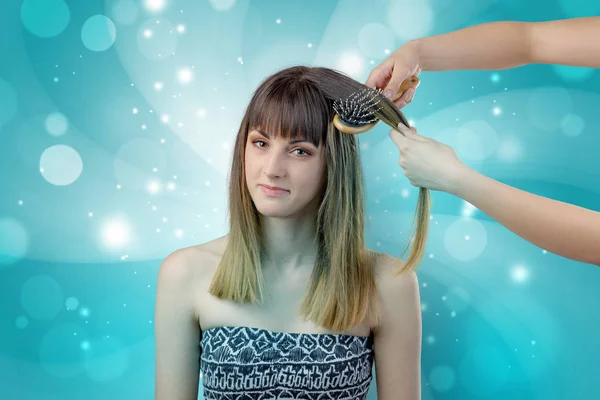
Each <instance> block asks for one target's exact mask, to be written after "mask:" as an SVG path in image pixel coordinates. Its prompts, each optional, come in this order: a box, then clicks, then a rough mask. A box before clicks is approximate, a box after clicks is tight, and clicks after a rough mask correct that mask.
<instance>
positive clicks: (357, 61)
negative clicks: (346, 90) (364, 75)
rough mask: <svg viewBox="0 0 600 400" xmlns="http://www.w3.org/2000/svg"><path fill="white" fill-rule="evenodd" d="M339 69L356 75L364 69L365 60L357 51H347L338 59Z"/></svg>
mask: <svg viewBox="0 0 600 400" xmlns="http://www.w3.org/2000/svg"><path fill="white" fill-rule="evenodd" d="M337 66H338V69H340V70H341V71H343V72H345V73H347V74H348V75H350V76H356V75H358V74H360V73H361V72H362V71H363V68H364V60H363V59H362V58H361V57H360V56H359V55H358V54H356V53H345V54H343V55H342V56H341V57H340V59H339V61H338V65H337Z"/></svg>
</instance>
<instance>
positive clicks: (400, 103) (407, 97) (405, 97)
mask: <svg viewBox="0 0 600 400" xmlns="http://www.w3.org/2000/svg"><path fill="white" fill-rule="evenodd" d="M414 92H415V89H414V88H409V89H408V90H407V91H406V92H404V93H402V96H400V97H399V98H398V100H395V101H394V105H395V106H396V107H398V109H402V108H404V107H405V106H406V105H407V104H408V103H410V101H411V100H412V97H413V94H414Z"/></svg>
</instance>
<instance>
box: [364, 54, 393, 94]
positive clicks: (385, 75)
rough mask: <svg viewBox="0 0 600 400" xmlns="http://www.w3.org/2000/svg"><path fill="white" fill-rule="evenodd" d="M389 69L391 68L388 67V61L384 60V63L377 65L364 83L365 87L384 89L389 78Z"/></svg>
mask: <svg viewBox="0 0 600 400" xmlns="http://www.w3.org/2000/svg"><path fill="white" fill-rule="evenodd" d="M390 68H391V66H390V62H389V61H388V60H385V61H384V62H382V63H381V64H379V65H378V66H377V67H376V68H375V69H374V70H373V71H371V73H370V74H369V77H368V78H367V82H366V83H365V86H368V87H370V88H372V89H377V88H381V87H384V86H385V85H386V84H387V82H388V80H389V78H390V76H391V72H390Z"/></svg>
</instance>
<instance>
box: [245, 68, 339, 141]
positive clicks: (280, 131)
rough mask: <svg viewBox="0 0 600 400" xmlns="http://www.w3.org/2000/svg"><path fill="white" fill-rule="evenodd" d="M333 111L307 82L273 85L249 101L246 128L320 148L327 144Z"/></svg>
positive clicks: (314, 87) (313, 86)
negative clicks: (305, 142)
mask: <svg viewBox="0 0 600 400" xmlns="http://www.w3.org/2000/svg"><path fill="white" fill-rule="evenodd" d="M330 106H331V107H330ZM332 108H333V105H332V104H331V105H330V104H328V102H327V101H326V100H325V99H324V96H323V94H322V93H320V91H319V89H318V88H317V87H316V86H315V85H313V84H311V83H310V82H309V81H306V80H304V81H295V82H285V81H284V82H276V83H273V84H271V85H267V86H266V88H265V90H264V91H259V92H257V93H256V95H255V96H254V98H253V99H252V101H251V103H250V107H249V109H248V111H249V112H248V117H249V118H248V126H249V129H250V130H252V129H259V130H261V131H263V132H265V133H267V134H268V135H269V136H271V137H282V138H284V139H286V140H291V139H302V140H306V141H308V142H310V143H312V144H314V145H315V146H317V147H319V146H320V145H321V144H323V143H326V140H327V137H326V136H327V127H328V124H329V123H330V121H331V120H332V118H333V111H332V110H331V109H332Z"/></svg>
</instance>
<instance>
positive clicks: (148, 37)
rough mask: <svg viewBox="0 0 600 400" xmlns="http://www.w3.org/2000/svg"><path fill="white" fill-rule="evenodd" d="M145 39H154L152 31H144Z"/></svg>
mask: <svg viewBox="0 0 600 400" xmlns="http://www.w3.org/2000/svg"><path fill="white" fill-rule="evenodd" d="M144 37H145V38H146V39H150V38H151V37H152V30H151V29H144Z"/></svg>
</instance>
